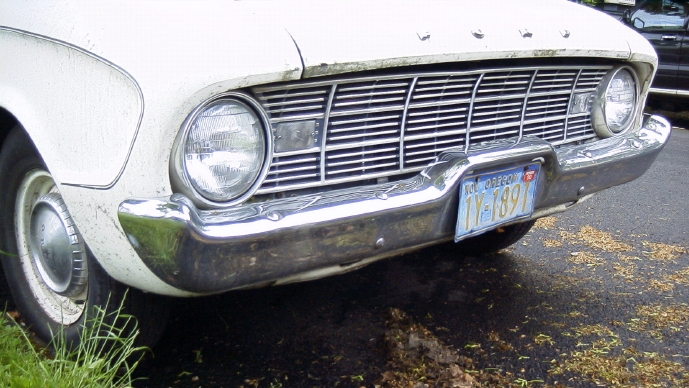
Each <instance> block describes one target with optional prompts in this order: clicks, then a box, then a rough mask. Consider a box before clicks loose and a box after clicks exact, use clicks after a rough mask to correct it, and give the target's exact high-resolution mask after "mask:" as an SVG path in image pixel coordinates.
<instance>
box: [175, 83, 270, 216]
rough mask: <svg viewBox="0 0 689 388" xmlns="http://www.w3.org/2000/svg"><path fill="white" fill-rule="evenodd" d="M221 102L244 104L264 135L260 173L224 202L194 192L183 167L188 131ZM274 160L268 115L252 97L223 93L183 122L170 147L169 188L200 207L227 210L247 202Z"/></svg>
mask: <svg viewBox="0 0 689 388" xmlns="http://www.w3.org/2000/svg"><path fill="white" fill-rule="evenodd" d="M222 100H230V101H233V102H236V103H238V104H240V105H243V106H244V107H245V108H246V109H248V110H250V111H251V112H252V113H253V114H254V115H255V116H256V117H257V118H258V120H259V121H260V125H261V127H262V135H263V143H264V144H263V147H264V152H263V160H262V163H261V165H260V166H259V167H258V168H260V171H259V173H258V174H257V175H256V178H255V179H254V182H253V184H251V185H250V186H249V187H248V188H247V189H246V190H244V191H242V193H241V194H238V195H235V196H233V197H228V198H226V199H223V200H213V199H209V198H207V196H205V195H204V194H203V193H201V192H200V191H199V190H197V189H196V187H195V185H194V184H193V183H192V179H191V178H190V176H189V174H188V171H187V168H186V164H185V149H184V148H185V145H186V142H187V139H188V136H189V133H190V131H191V128H192V126H193V124H194V123H195V121H196V120H197V118H198V117H199V116H200V115H201V113H202V112H204V111H205V109H206V108H208V107H209V106H211V105H212V104H215V103H217V102H219V101H222ZM272 159H273V135H272V127H271V125H270V120H269V119H268V116H267V114H266V113H265V111H264V110H263V109H262V108H261V106H260V104H259V103H258V102H257V101H255V100H254V99H253V98H252V97H251V96H249V95H248V94H246V93H242V92H236V91H233V92H225V93H221V94H217V95H215V96H213V97H211V98H209V99H207V100H206V101H204V102H202V103H201V104H199V105H198V106H197V107H196V108H195V109H194V110H193V111H192V112H191V113H190V114H189V115H188V116H187V118H186V119H185V120H184V123H183V124H182V126H181V129H180V131H179V132H178V134H177V137H176V138H175V142H174V144H173V147H172V155H171V159H170V180H171V184H172V189H173V191H175V192H178V193H182V194H184V195H185V196H187V197H189V198H190V199H191V200H192V201H193V202H194V204H195V205H197V206H199V207H201V208H208V209H213V208H227V207H231V206H234V205H236V204H239V203H242V202H244V201H246V200H247V199H248V198H249V197H251V196H252V195H253V194H254V193H255V192H256V190H258V188H259V187H260V186H261V184H262V183H263V180H264V179H265V177H266V176H267V175H268V170H269V169H270V163H271V161H272Z"/></svg>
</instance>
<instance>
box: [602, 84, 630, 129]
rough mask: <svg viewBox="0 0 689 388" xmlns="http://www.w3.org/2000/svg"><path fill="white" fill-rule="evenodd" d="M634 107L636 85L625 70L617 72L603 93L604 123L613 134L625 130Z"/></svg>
mask: <svg viewBox="0 0 689 388" xmlns="http://www.w3.org/2000/svg"><path fill="white" fill-rule="evenodd" d="M635 107H636V83H635V82H634V78H633V77H632V75H631V74H630V73H629V72H628V71H627V70H620V71H618V72H617V73H616V74H615V75H614V76H613V77H612V79H611V80H610V83H609V84H608V89H607V90H606V91H605V121H606V124H607V125H608V128H610V130H611V131H613V132H615V133H619V132H622V131H623V130H625V129H626V128H627V127H628V126H629V124H630V123H631V121H632V118H633V116H634V108H635Z"/></svg>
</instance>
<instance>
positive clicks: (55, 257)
mask: <svg viewBox="0 0 689 388" xmlns="http://www.w3.org/2000/svg"><path fill="white" fill-rule="evenodd" d="M30 231H31V236H30V240H29V252H31V254H32V256H33V257H32V259H33V262H34V265H35V266H36V269H37V271H38V273H39V275H41V278H42V279H43V282H44V283H45V284H46V286H48V288H50V289H51V290H53V291H54V292H55V293H56V294H59V295H63V296H68V297H75V296H78V295H80V294H81V293H83V291H84V288H85V287H86V280H87V279H88V276H87V275H88V273H87V268H86V249H85V247H84V243H83V239H82V238H81V235H80V234H79V231H78V230H77V228H76V225H74V222H73V221H72V217H71V216H70V215H69V212H68V211H67V207H66V206H65V203H64V202H63V201H62V198H61V197H60V195H59V194H57V193H48V194H46V195H43V196H41V197H40V198H38V200H37V201H36V203H35V204H34V206H33V211H32V214H31V227H30Z"/></svg>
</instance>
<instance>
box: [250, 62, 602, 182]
mask: <svg viewBox="0 0 689 388" xmlns="http://www.w3.org/2000/svg"><path fill="white" fill-rule="evenodd" d="M610 68H611V66H579V67H558V66H551V67H542V68H533V67H530V68H514V69H496V70H489V71H466V72H444V73H420V74H411V75H410V74H407V75H391V76H384V77H375V78H374V77H368V78H366V77H364V78H353V79H347V78H344V79H337V80H331V81H316V82H303V83H288V84H282V85H276V86H268V87H256V88H254V89H253V93H254V94H255V96H256V97H257V98H258V100H259V101H260V103H261V104H262V106H263V107H264V109H265V110H266V112H267V113H268V116H269V118H270V121H271V124H272V125H273V127H274V129H275V126H277V125H278V124H279V123H281V122H286V121H289V122H296V121H302V120H315V122H316V131H317V134H316V136H315V138H316V144H314V147H313V148H310V149H307V150H300V151H290V152H282V153H275V154H274V156H273V161H272V164H271V167H270V171H269V173H268V176H267V178H266V180H265V181H264V182H263V185H262V186H261V188H260V190H259V191H258V193H271V192H279V191H285V190H292V189H301V188H309V187H317V186H327V185H334V184H338V183H345V182H352V181H360V180H367V179H375V178H383V177H388V176H392V175H396V174H402V173H407V172H414V171H419V170H421V169H423V168H424V167H425V166H427V165H428V163H430V162H432V161H433V160H434V159H435V158H436V157H437V156H438V155H439V154H440V153H441V152H443V151H446V150H449V149H453V148H455V149H456V148H460V149H464V150H468V149H470V148H471V146H472V145H473V144H478V143H481V142H484V141H489V140H497V139H505V138H520V137H521V136H536V137H539V138H542V139H544V140H547V141H549V142H551V143H553V144H554V145H556V146H561V145H565V144H570V143H576V142H580V141H584V140H589V139H593V138H595V137H596V135H595V132H594V131H593V129H592V127H591V119H590V115H589V114H588V113H581V114H577V115H569V116H568V114H567V113H568V107H569V106H570V100H571V98H572V95H573V94H574V93H581V92H586V91H593V90H595V89H596V88H597V87H598V85H599V84H600V82H601V80H602V79H603V77H604V76H605V74H606V72H607V71H608V70H609V69H610Z"/></svg>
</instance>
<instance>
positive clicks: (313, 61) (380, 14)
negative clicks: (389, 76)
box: [282, 0, 655, 77]
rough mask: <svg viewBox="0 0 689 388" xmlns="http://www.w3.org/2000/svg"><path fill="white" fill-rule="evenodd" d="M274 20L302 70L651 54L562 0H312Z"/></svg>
mask: <svg viewBox="0 0 689 388" xmlns="http://www.w3.org/2000/svg"><path fill="white" fill-rule="evenodd" d="M400 9H404V11H401V10H400ZM282 20H283V23H284V25H285V28H286V30H287V31H288V32H289V33H290V35H291V36H292V38H293V39H294V41H295V42H296V44H297V45H298V47H299V51H300V53H301V57H302V60H303V63H304V72H303V77H314V76H322V75H331V74H337V73H342V72H348V71H359V70H369V69H376V68H382V67H395V66H405V65H416V64H429V63H440V62H455V61H472V60H483V59H494V58H532V57H565V56H566V57H602V58H619V59H630V57H631V53H632V51H631V48H630V46H631V47H634V48H635V49H636V50H637V51H639V53H637V55H638V54H643V55H644V56H646V57H647V58H645V60H646V61H654V60H655V59H654V52H653V50H652V48H650V46H649V45H648V44H644V42H643V39H642V38H641V37H640V36H639V35H638V34H636V33H634V32H633V31H631V30H630V29H628V28H627V27H625V26H623V25H622V24H621V23H619V22H616V21H614V20H613V19H612V18H611V17H609V16H608V15H605V14H603V13H601V12H598V11H596V10H593V9H590V8H589V7H586V6H582V5H579V4H574V3H571V2H568V1H565V0H525V1H513V0H491V1H490V2H486V1H485V0H465V1H456V0H450V1H348V2H342V3H339V2H313V3H300V5H299V6H298V7H290V8H288V9H285V10H284V13H283V17H282ZM632 42H633V44H632ZM636 59H639V58H636Z"/></svg>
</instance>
